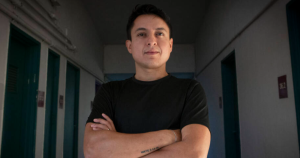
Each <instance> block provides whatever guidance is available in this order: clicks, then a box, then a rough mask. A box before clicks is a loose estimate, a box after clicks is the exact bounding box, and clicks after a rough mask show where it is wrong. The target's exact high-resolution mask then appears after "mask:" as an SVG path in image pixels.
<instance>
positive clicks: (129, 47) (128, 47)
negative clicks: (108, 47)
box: [126, 40, 131, 54]
mask: <svg viewBox="0 0 300 158" xmlns="http://www.w3.org/2000/svg"><path fill="white" fill-rule="evenodd" d="M126 48H127V50H128V52H129V53H130V54H131V40H126Z"/></svg>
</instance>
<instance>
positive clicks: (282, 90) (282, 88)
mask: <svg viewBox="0 0 300 158" xmlns="http://www.w3.org/2000/svg"><path fill="white" fill-rule="evenodd" d="M278 89H279V99H282V98H287V97H288V92H287V83H286V75H284V76H280V77H278Z"/></svg>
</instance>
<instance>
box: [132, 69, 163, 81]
mask: <svg viewBox="0 0 300 158" xmlns="http://www.w3.org/2000/svg"><path fill="white" fill-rule="evenodd" d="M135 70H136V74H135V76H134V77H135V79H137V80H140V81H155V80H158V79H161V78H163V77H166V76H168V73H167V71H166V66H162V67H160V68H157V69H145V68H139V67H137V66H136V69H135Z"/></svg>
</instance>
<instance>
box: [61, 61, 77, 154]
mask: <svg viewBox="0 0 300 158" xmlns="http://www.w3.org/2000/svg"><path fill="white" fill-rule="evenodd" d="M79 78H80V71H79V69H78V68H77V67H75V66H74V65H72V64H71V63H69V62H68V63H67V80H66V103H65V130H64V158H77V153H78V107H79Z"/></svg>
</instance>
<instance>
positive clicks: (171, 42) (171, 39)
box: [169, 38, 173, 53]
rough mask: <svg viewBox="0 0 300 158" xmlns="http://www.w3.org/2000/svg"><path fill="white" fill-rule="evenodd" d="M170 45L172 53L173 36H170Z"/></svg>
mask: <svg viewBox="0 0 300 158" xmlns="http://www.w3.org/2000/svg"><path fill="white" fill-rule="evenodd" d="M169 45H170V53H171V52H172V50H173V38H170V41H169Z"/></svg>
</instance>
